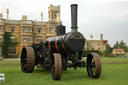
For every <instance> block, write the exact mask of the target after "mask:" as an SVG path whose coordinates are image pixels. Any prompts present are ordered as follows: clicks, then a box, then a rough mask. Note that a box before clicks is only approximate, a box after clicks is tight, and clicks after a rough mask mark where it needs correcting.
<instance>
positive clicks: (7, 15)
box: [6, 9, 9, 20]
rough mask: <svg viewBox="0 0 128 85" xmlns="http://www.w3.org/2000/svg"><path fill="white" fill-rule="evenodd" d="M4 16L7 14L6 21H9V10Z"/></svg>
mask: <svg viewBox="0 0 128 85" xmlns="http://www.w3.org/2000/svg"><path fill="white" fill-rule="evenodd" d="M6 14H7V16H6V19H7V20H8V19H9V9H6Z"/></svg>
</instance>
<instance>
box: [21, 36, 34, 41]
mask: <svg viewBox="0 0 128 85" xmlns="http://www.w3.org/2000/svg"><path fill="white" fill-rule="evenodd" d="M22 41H23V42H31V41H32V38H31V37H22Z"/></svg>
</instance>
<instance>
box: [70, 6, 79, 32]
mask: <svg viewBox="0 0 128 85" xmlns="http://www.w3.org/2000/svg"><path fill="white" fill-rule="evenodd" d="M71 23H72V27H71V28H72V31H77V28H78V27H77V4H72V5H71Z"/></svg>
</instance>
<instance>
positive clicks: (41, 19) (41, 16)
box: [40, 12, 43, 22]
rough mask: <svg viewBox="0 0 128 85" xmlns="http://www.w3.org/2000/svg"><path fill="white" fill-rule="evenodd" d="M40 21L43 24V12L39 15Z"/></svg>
mask: <svg viewBox="0 0 128 85" xmlns="http://www.w3.org/2000/svg"><path fill="white" fill-rule="evenodd" d="M40 21H41V22H43V12H41V14H40Z"/></svg>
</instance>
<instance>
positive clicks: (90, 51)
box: [83, 50, 103, 57]
mask: <svg viewBox="0 0 128 85" xmlns="http://www.w3.org/2000/svg"><path fill="white" fill-rule="evenodd" d="M90 53H98V54H99V55H103V53H102V52H101V51H98V50H84V51H83V56H84V57H87V56H88V54H90Z"/></svg>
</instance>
